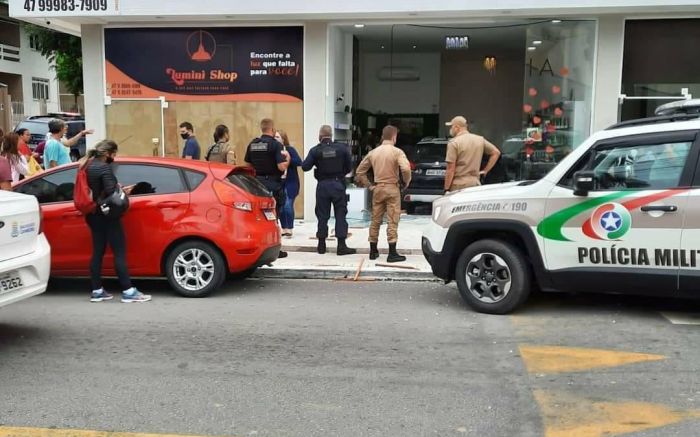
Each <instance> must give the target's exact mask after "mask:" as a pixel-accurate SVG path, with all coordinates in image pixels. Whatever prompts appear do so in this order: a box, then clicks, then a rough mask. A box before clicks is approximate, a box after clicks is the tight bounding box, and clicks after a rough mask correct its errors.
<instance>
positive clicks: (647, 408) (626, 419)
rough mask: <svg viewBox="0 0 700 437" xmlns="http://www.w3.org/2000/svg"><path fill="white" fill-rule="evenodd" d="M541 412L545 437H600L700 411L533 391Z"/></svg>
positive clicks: (657, 425) (689, 416)
mask: <svg viewBox="0 0 700 437" xmlns="http://www.w3.org/2000/svg"><path fill="white" fill-rule="evenodd" d="M534 394H535V399H537V403H538V404H539V406H540V409H541V410H542V413H543V415H544V425H545V437H602V436H610V435H619V434H626V433H630V432H639V431H644V430H647V429H652V428H660V427H662V426H667V425H672V424H675V423H678V422H681V421H684V420H689V419H696V418H700V410H695V411H677V410H673V409H671V408H669V407H667V406H665V405H659V404H650V403H645V402H633V401H630V402H625V401H623V402H612V401H591V400H588V399H583V398H579V397H576V396H573V395H570V394H564V393H555V392H549V391H545V390H535V392H534Z"/></svg>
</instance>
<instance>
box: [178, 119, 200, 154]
mask: <svg viewBox="0 0 700 437" xmlns="http://www.w3.org/2000/svg"><path fill="white" fill-rule="evenodd" d="M180 136H181V137H182V139H183V140H185V147H184V148H183V149H182V157H183V158H184V159H195V160H199V157H200V153H201V151H200V148H199V143H198V142H197V139H196V138H195V136H194V127H193V126H192V123H190V122H189V121H185V122H182V123H180Z"/></svg>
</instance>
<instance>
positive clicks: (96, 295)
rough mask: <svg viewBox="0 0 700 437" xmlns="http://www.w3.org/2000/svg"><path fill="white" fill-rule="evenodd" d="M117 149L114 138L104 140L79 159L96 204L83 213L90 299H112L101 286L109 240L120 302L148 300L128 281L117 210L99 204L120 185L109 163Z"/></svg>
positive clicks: (123, 243)
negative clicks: (88, 238)
mask: <svg viewBox="0 0 700 437" xmlns="http://www.w3.org/2000/svg"><path fill="white" fill-rule="evenodd" d="M117 149H118V146H117V143H115V142H114V141H111V140H103V141H101V142H100V143H99V144H97V145H96V146H95V148H94V149H92V150H90V151H89V152H88V154H87V156H86V157H85V158H83V161H82V162H81V163H80V168H81V169H82V168H84V167H85V166H87V181H88V186H89V187H90V190H91V191H92V195H93V200H94V201H95V202H96V203H97V205H98V206H97V209H96V210H95V212H94V213H92V214H88V215H87V216H86V217H85V220H86V221H87V224H88V226H89V227H90V232H91V234H92V260H91V262H90V278H91V283H92V295H91V297H90V301H91V302H102V301H105V300H111V299H112V295H111V294H109V293H108V292H107V291H105V289H104V288H103V287H102V259H103V257H104V254H105V250H106V249H107V244H109V246H110V247H111V248H112V253H113V254H114V270H115V271H116V272H117V277H118V278H119V284H120V285H121V288H122V290H123V291H122V302H124V303H130V302H148V301H149V300H151V296H149V295H147V294H143V293H141V292H140V291H139V290H137V289H136V288H135V287H134V286H133V285H132V284H131V278H130V277H129V270H128V268H127V265H126V238H125V237H124V228H123V227H122V222H121V217H120V216H119V215H116V214H106V213H105V212H104V211H105V209H104V208H102V207H101V206H102V205H104V204H105V201H106V200H107V199H109V198H110V196H112V194H114V192H115V191H117V190H118V187H119V184H118V183H117V178H116V176H115V175H114V172H113V170H112V165H111V164H112V162H113V161H114V157H115V156H117ZM125 191H128V189H125Z"/></svg>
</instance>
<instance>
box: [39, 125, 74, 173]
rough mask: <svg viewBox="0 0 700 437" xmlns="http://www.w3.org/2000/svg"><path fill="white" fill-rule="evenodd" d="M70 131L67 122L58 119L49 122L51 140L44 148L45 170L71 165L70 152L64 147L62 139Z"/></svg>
mask: <svg viewBox="0 0 700 437" xmlns="http://www.w3.org/2000/svg"><path fill="white" fill-rule="evenodd" d="M67 131H68V125H67V124H66V122H65V121H63V120H59V119H57V118H55V119H53V120H51V121H49V135H50V136H51V138H49V140H48V141H46V146H45V147H44V168H45V169H46V170H48V169H50V168H54V167H58V166H59V165H66V164H70V163H71V162H72V161H71V159H70V150H69V149H68V147H66V146H64V145H63V142H62V141H61V139H62V138H63V136H64V135H65V134H66V132H67Z"/></svg>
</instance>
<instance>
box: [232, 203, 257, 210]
mask: <svg viewBox="0 0 700 437" xmlns="http://www.w3.org/2000/svg"><path fill="white" fill-rule="evenodd" d="M233 207H234V208H236V209H240V210H241V211H248V212H252V211H253V204H252V203H250V202H233Z"/></svg>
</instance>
